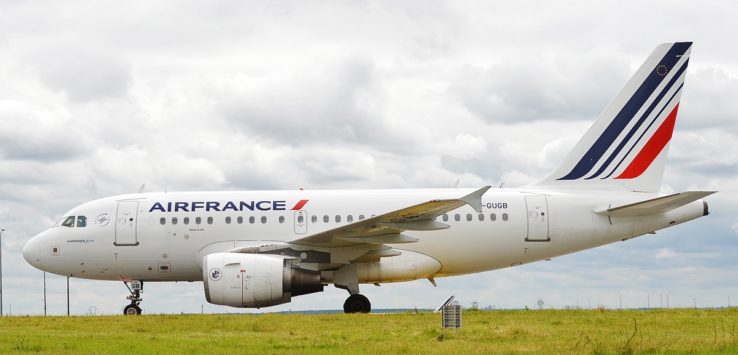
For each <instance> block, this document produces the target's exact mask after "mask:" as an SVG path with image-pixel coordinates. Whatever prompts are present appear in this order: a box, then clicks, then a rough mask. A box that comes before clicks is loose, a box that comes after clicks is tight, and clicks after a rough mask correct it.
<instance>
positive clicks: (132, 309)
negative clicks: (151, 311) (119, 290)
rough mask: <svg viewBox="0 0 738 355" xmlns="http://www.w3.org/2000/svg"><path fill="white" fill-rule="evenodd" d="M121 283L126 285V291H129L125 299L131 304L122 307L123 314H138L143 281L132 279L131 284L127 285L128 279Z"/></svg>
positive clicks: (141, 299)
mask: <svg viewBox="0 0 738 355" xmlns="http://www.w3.org/2000/svg"><path fill="white" fill-rule="evenodd" d="M123 284H124V285H126V288H128V291H130V292H131V294H130V295H128V296H126V299H127V300H130V301H131V304H129V305H127V306H126V307H125V308H123V314H125V315H127V316H137V315H140V314H141V307H139V306H138V305H139V304H141V301H143V298H141V292H143V281H139V280H133V281H131V286H128V281H123Z"/></svg>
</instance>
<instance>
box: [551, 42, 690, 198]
mask: <svg viewBox="0 0 738 355" xmlns="http://www.w3.org/2000/svg"><path fill="white" fill-rule="evenodd" d="M691 47H692V42H676V43H664V44H661V45H659V46H658V47H656V49H654V51H653V52H652V53H651V55H650V56H649V57H648V59H646V61H645V62H644V63H643V64H642V65H641V67H640V68H639V69H638V71H636V73H635V74H634V75H633V77H632V78H631V79H630V80H629V81H628V83H627V84H626V85H625V87H624V88H623V89H622V90H621V91H620V93H618V95H617V96H616V97H615V99H614V100H613V101H612V102H611V103H610V104H609V105H608V106H607V107H606V108H605V110H604V111H602V113H601V114H600V116H599V118H598V119H597V121H595V123H594V124H593V125H592V127H590V128H589V130H588V131H587V133H586V134H585V135H584V136H583V137H582V139H581V140H580V141H579V143H577V145H576V146H574V149H573V150H572V151H571V152H569V155H568V156H567V157H566V159H564V161H563V163H562V164H561V165H559V167H558V168H556V170H555V171H554V172H553V174H551V175H550V176H549V177H548V178H546V179H545V180H543V181H541V182H539V183H538V184H537V185H546V186H567V187H574V186H593V187H622V188H626V189H628V190H632V191H643V192H657V191H658V190H659V188H660V187H661V180H662V178H663V175H664V165H665V162H666V157H667V155H668V152H669V141H670V140H671V135H672V132H673V130H674V123H675V121H676V116H677V111H678V110H679V100H680V97H681V93H682V89H683V87H684V77H685V75H686V70H687V64H688V63H689V54H690V50H691Z"/></svg>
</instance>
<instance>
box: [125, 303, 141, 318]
mask: <svg viewBox="0 0 738 355" xmlns="http://www.w3.org/2000/svg"><path fill="white" fill-rule="evenodd" d="M123 314H125V315H127V316H139V315H141V307H139V306H137V305H135V304H129V305H127V306H126V308H123Z"/></svg>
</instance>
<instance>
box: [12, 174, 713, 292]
mask: <svg viewBox="0 0 738 355" xmlns="http://www.w3.org/2000/svg"><path fill="white" fill-rule="evenodd" d="M472 191H473V190H471V189H425V190H345V191H342V190H333V191H309V190H305V191H303V190H298V191H243V192H239V191H226V192H169V193H142V194H132V195H123V196H115V197H109V198H104V199H99V200H95V201H92V202H88V203H85V204H82V205H80V206H78V207H76V208H74V209H72V210H71V211H69V212H68V213H67V214H65V216H64V217H63V218H62V219H61V221H60V223H57V225H56V226H54V227H53V228H50V229H48V230H46V231H44V232H42V233H40V234H39V235H37V236H36V237H34V238H33V239H32V240H31V241H30V242H29V243H28V244H27V245H26V247H25V248H24V256H25V257H26V259H27V260H28V261H29V262H30V263H31V264H33V265H34V266H36V267H37V268H39V269H42V270H46V271H49V272H53V273H56V274H60V275H69V276H73V277H79V278H88V279H99V280H142V281H201V280H202V279H203V272H202V266H201V265H202V259H203V257H204V256H205V255H208V254H210V253H217V252H227V251H230V250H234V249H236V248H245V247H265V248H267V249H268V248H269V247H273V248H276V246H280V245H284V244H285V243H288V242H290V241H293V240H295V239H298V238H301V237H304V236H307V235H311V234H315V233H318V232H321V231H325V230H328V229H333V228H336V227H339V226H341V225H345V224H348V223H351V222H352V221H358V220H359V219H360V218H368V217H371V216H372V215H379V214H382V213H387V212H390V211H393V210H396V209H400V208H403V207H406V206H408V205H413V204H418V203H422V202H426V201H429V200H433V199H444V198H456V197H458V196H461V195H465V194H467V193H470V192H472ZM657 196H658V195H656V194H644V193H633V192H625V191H622V190H606V191H597V190H581V189H580V190H569V191H567V190H545V191H544V190H541V189H539V188H526V189H491V190H489V191H487V193H486V194H485V195H484V196H483V198H482V213H481V214H480V213H477V212H476V211H474V209H472V208H471V207H469V206H463V207H460V208H458V209H456V210H454V211H451V212H450V213H448V214H446V215H444V216H441V217H438V218H437V220H438V221H441V222H443V223H446V224H448V225H450V228H448V229H443V230H436V231H419V232H412V231H406V232H404V234H406V235H409V236H411V237H414V238H417V239H418V241H417V242H413V243H403V244H394V245H393V246H392V247H393V249H394V250H395V251H398V252H399V253H400V255H397V256H390V257H383V258H381V259H379V262H378V263H380V264H389V263H395V264H396V265H400V266H398V267H399V268H400V269H399V271H398V270H394V271H390V269H389V268H386V269H385V270H386V271H384V272H379V273H371V272H368V271H366V270H365V271H366V272H364V273H362V274H361V276H360V279H359V281H360V282H394V281H405V280H411V279H415V278H421V277H423V278H425V277H441V276H451V275H461V274H469V273H475V272H481V271H487V270H493V269H499V268H504V267H509V266H516V265H520V264H523V263H529V262H532V261H536V260H542V259H546V258H551V257H555V256H558V255H563V254H567V253H572V252H575V251H579V250H583V249H588V248H592V247H596V246H600V245H604V244H608V243H611V242H614V241H618V240H625V239H628V238H632V237H635V236H639V235H642V234H645V233H649V232H653V231H656V230H659V229H662V228H666V227H669V226H672V225H676V224H679V223H682V222H686V221H689V220H692V219H695V218H698V217H701V216H703V215H704V212H705V206H703V202H702V201H701V200H700V201H695V202H692V203H689V204H687V205H685V206H682V207H679V208H677V209H674V210H672V211H669V212H667V213H659V214H653V215H649V216H643V217H627V218H625V217H621V218H614V217H608V216H603V215H599V214H595V213H594V212H593V211H595V210H596V209H599V208H607V207H608V206H614V205H623V204H627V203H630V202H634V201H641V200H644V199H646V198H652V197H657ZM301 201H303V202H301ZM229 202H232V203H231V204H229ZM178 203H179V205H178ZM298 207H299V208H298ZM293 208H296V209H295V210H293ZM193 209H194V211H193ZM252 209H253V210H252ZM69 216H84V217H86V218H84V220H85V221H84V222H85V223H84V224H85V226H84V227H82V226H79V227H78V226H77V223H80V222H79V220H78V221H77V222H76V223H75V226H74V227H68V226H62V223H63V222H64V221H65V219H66V218H68V217H69ZM446 216H447V217H446ZM480 216H481V217H480ZM175 219H176V224H175V222H174V220H175ZM185 220H187V221H185ZM185 222H186V223H185ZM290 247H291V248H292V249H296V250H297V255H298V257H299V258H301V260H302V263H303V264H304V267H306V268H309V269H310V268H312V269H315V270H320V269H321V268H326V265H330V263H336V264H341V263H343V261H341V260H337V259H340V258H341V255H342V253H345V254H346V255H353V254H352V248H353V249H356V247H346V248H344V249H346V250H340V249H341V248H325V249H324V250H323V251H324V252H325V253H324V254H323V257H327V258H329V259H331V260H322V261H319V262H316V261H315V260H310V257H308V258H305V255H307V254H304V253H302V254H301V253H300V246H299V245H290ZM309 249H310V250H312V251H315V250H316V248H315V247H312V248H309ZM318 249H319V248H318ZM306 250H307V249H306ZM319 251H320V250H319ZM300 255H302V257H300ZM398 261H402V262H400V263H399V264H398ZM436 262H437V263H436ZM371 264H372V263H367V265H371ZM375 264H376V263H375ZM408 269H412V270H414V271H412V272H410V271H406V270H408ZM325 280H326V282H331V279H330V275H327V276H326V278H325Z"/></svg>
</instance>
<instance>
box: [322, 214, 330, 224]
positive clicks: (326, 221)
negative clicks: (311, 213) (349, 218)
mask: <svg viewBox="0 0 738 355" xmlns="http://www.w3.org/2000/svg"><path fill="white" fill-rule="evenodd" d="M329 219H330V217H328V215H325V216H323V222H325V223H328V220H329Z"/></svg>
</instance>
